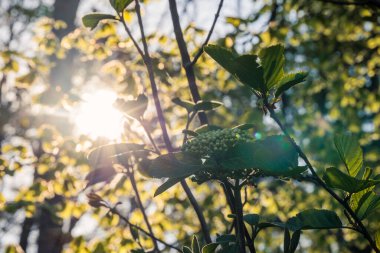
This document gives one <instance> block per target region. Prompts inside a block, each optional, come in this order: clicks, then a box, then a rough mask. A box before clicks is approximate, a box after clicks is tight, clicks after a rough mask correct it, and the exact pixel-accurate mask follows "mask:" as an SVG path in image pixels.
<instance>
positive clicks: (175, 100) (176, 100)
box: [172, 98, 195, 112]
mask: <svg viewBox="0 0 380 253" xmlns="http://www.w3.org/2000/svg"><path fill="white" fill-rule="evenodd" d="M172 102H173V103H174V104H176V105H179V106H181V107H183V108H185V109H186V110H187V111H188V112H192V111H193V110H194V106H195V103H193V102H192V101H188V100H181V99H180V98H173V99H172Z"/></svg>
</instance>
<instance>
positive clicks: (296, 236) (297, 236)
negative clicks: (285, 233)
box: [289, 230, 301, 253]
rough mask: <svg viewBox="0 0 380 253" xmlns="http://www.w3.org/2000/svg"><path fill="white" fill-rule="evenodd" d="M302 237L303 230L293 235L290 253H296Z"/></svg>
mask: <svg viewBox="0 0 380 253" xmlns="http://www.w3.org/2000/svg"><path fill="white" fill-rule="evenodd" d="M300 237H301V230H297V231H295V232H294V233H293V235H292V239H291V240H290V246H289V253H294V252H295V251H296V249H297V247H298V243H299V241H300Z"/></svg>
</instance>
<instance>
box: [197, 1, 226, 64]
mask: <svg viewBox="0 0 380 253" xmlns="http://www.w3.org/2000/svg"><path fill="white" fill-rule="evenodd" d="M223 2H224V0H220V2H219V6H218V10H217V11H216V13H215V17H214V21H213V22H212V25H211V28H210V31H209V32H208V34H207V37H206V39H205V41H204V42H203V44H202V46H201V48H199V50H198V52H197V54H196V55H195V56H194V59H193V60H192V61H191V62H190V65H191V66H194V64H195V63H196V62H197V61H198V59H199V57H201V55H202V54H203V48H204V47H205V46H206V45H207V44H208V42H209V40H210V38H211V35H212V33H213V32H214V28H215V25H216V22H217V21H218V18H219V14H220V11H221V10H222V6H223Z"/></svg>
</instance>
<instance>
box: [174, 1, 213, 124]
mask: <svg viewBox="0 0 380 253" xmlns="http://www.w3.org/2000/svg"><path fill="white" fill-rule="evenodd" d="M169 8H170V15H171V17H172V23H173V28H174V34H175V37H176V41H177V44H178V49H179V52H180V54H181V59H182V66H183V68H184V69H185V72H186V78H187V81H188V83H189V89H190V93H191V96H192V98H193V100H194V102H198V101H199V100H201V96H200V95H199V90H198V87H197V83H196V79H195V74H194V70H193V66H192V65H191V64H190V63H191V60H190V56H189V52H188V51H187V46H186V42H185V39H184V38H183V33H182V29H181V24H180V22H179V16H178V9H177V3H176V0H169ZM198 117H199V120H200V122H201V125H205V124H207V123H208V119H207V116H206V114H205V113H204V112H200V113H198Z"/></svg>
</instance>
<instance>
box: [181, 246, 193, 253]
mask: <svg viewBox="0 0 380 253" xmlns="http://www.w3.org/2000/svg"><path fill="white" fill-rule="evenodd" d="M182 252H183V253H193V252H192V251H191V249H190V248H189V247H187V246H184V247H183V248H182Z"/></svg>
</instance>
